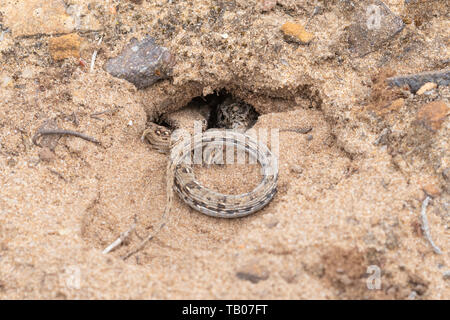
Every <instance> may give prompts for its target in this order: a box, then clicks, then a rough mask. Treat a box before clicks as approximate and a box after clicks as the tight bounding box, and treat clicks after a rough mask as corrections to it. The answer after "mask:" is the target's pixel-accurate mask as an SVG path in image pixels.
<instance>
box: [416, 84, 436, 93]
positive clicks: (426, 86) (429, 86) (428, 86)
mask: <svg viewBox="0 0 450 320" xmlns="http://www.w3.org/2000/svg"><path fill="white" fill-rule="evenodd" d="M436 87H437V84H436V83H434V82H427V83H425V84H424V85H423V86H422V87H420V89H419V90H417V92H416V94H417V95H419V96H421V95H422V94H424V93H425V92H427V91H430V90H432V89H434V88H436Z"/></svg>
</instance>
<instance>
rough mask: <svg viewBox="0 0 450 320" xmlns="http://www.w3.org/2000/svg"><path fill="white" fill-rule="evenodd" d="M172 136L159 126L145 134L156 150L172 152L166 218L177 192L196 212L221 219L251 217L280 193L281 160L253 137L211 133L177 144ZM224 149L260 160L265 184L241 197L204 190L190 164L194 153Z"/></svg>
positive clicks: (169, 161)
mask: <svg viewBox="0 0 450 320" xmlns="http://www.w3.org/2000/svg"><path fill="white" fill-rule="evenodd" d="M171 136H172V131H171V130H169V129H167V128H166V127H163V126H160V125H157V124H155V123H151V124H150V126H149V127H148V128H147V129H146V130H145V131H144V134H143V137H145V138H146V139H147V140H148V141H149V142H150V144H151V145H152V146H153V147H154V148H155V149H156V150H158V151H159V152H162V153H169V152H170V156H169V160H168V163H167V172H166V175H167V185H166V193H167V202H166V207H165V210H164V214H163V216H165V215H167V214H168V213H169V211H170V208H171V206H172V201H173V190H175V191H176V193H177V194H178V195H179V197H180V198H181V199H183V201H184V202H186V203H187V204H188V205H189V206H190V207H192V208H193V209H195V210H197V211H200V212H202V213H204V214H207V215H209V216H213V217H221V218H238V217H243V216H246V215H249V214H251V213H253V212H255V211H258V210H259V209H261V208H262V207H264V206H265V205H266V204H268V203H269V202H270V201H271V200H272V198H273V196H274V195H275V193H276V190H277V179H278V162H277V158H276V156H274V155H273V154H272V153H271V152H270V150H269V149H268V148H267V147H266V146H265V145H264V144H262V143H260V142H258V141H257V140H256V139H254V138H253V137H250V136H248V135H246V134H243V133H240V132H236V131H231V130H207V131H205V132H202V133H199V134H196V135H195V136H194V137H192V138H191V137H189V138H188V139H186V138H184V137H181V136H180V137H179V138H178V140H176V141H175V142H171V141H173V139H171ZM172 138H173V137H172ZM223 146H226V147H233V148H234V147H236V148H238V149H240V150H243V151H244V152H246V153H247V154H248V155H249V156H252V157H254V159H257V161H258V162H259V164H260V166H261V173H262V180H261V182H260V183H259V185H258V186H257V187H256V188H255V189H253V190H252V191H250V192H247V193H243V194H239V195H228V194H221V193H218V192H216V191H213V190H211V189H208V188H206V187H204V186H202V185H201V184H200V183H199V182H198V181H197V180H196V179H195V176H194V172H193V169H192V167H191V165H190V164H189V163H190V162H191V156H192V154H193V150H195V149H196V148H201V150H202V152H206V153H210V152H211V150H214V149H215V148H223ZM216 150H217V149H216Z"/></svg>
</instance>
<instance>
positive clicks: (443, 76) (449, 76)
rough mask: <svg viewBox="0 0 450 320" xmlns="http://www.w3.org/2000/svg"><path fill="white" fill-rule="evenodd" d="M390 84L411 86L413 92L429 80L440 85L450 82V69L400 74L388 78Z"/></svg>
mask: <svg viewBox="0 0 450 320" xmlns="http://www.w3.org/2000/svg"><path fill="white" fill-rule="evenodd" d="M386 81H387V83H388V84H389V85H390V86H396V87H404V86H405V85H407V86H409V89H410V90H411V92H412V93H416V92H417V91H418V90H419V89H420V88H421V87H422V86H423V85H424V84H426V83H427V82H434V83H435V84H437V85H439V86H448V85H449V84H450V70H440V71H430V72H422V73H416V74H410V75H400V76H395V77H391V78H387V79H386Z"/></svg>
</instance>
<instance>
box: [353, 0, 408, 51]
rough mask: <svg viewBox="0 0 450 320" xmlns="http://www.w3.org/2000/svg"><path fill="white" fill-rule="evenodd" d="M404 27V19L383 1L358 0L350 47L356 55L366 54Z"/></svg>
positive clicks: (354, 13)
mask: <svg viewBox="0 0 450 320" xmlns="http://www.w3.org/2000/svg"><path fill="white" fill-rule="evenodd" d="M403 27H404V24H403V21H402V19H401V18H400V17H398V16H396V15H395V14H393V13H392V12H391V10H390V9H389V8H388V7H387V6H386V5H385V4H384V3H383V2H382V1H380V0H361V1H358V2H357V5H356V7H355V9H354V12H353V22H352V24H351V25H350V27H349V29H348V38H347V40H348V45H349V49H350V51H351V52H352V54H354V55H356V56H360V57H362V56H365V55H366V54H368V53H370V52H373V51H375V50H377V49H378V48H379V47H380V46H381V45H382V44H383V43H384V42H386V41H388V40H390V39H391V38H393V37H394V36H395V35H397V34H398V33H399V32H400V31H402V30H403Z"/></svg>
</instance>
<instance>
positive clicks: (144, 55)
mask: <svg viewBox="0 0 450 320" xmlns="http://www.w3.org/2000/svg"><path fill="white" fill-rule="evenodd" d="M174 64H175V58H174V56H173V55H172V54H171V53H170V52H169V50H168V49H167V48H164V47H161V46H158V45H157V44H156V43H155V40H154V39H153V38H151V37H148V38H145V39H144V40H142V41H140V42H139V41H138V40H137V39H136V38H133V39H131V42H130V44H129V45H128V46H126V47H125V49H124V50H123V51H122V52H121V53H120V55H119V56H118V57H116V58H112V59H110V60H108V62H107V63H106V65H105V69H106V71H107V72H109V73H110V74H111V75H112V76H114V77H117V78H121V79H125V80H127V81H129V82H131V83H133V84H134V85H135V86H136V87H137V88H138V89H143V88H146V87H148V86H150V85H152V84H153V83H155V82H156V81H158V80H161V79H167V78H168V77H169V76H170V74H171V71H172V68H173V66H174Z"/></svg>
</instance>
